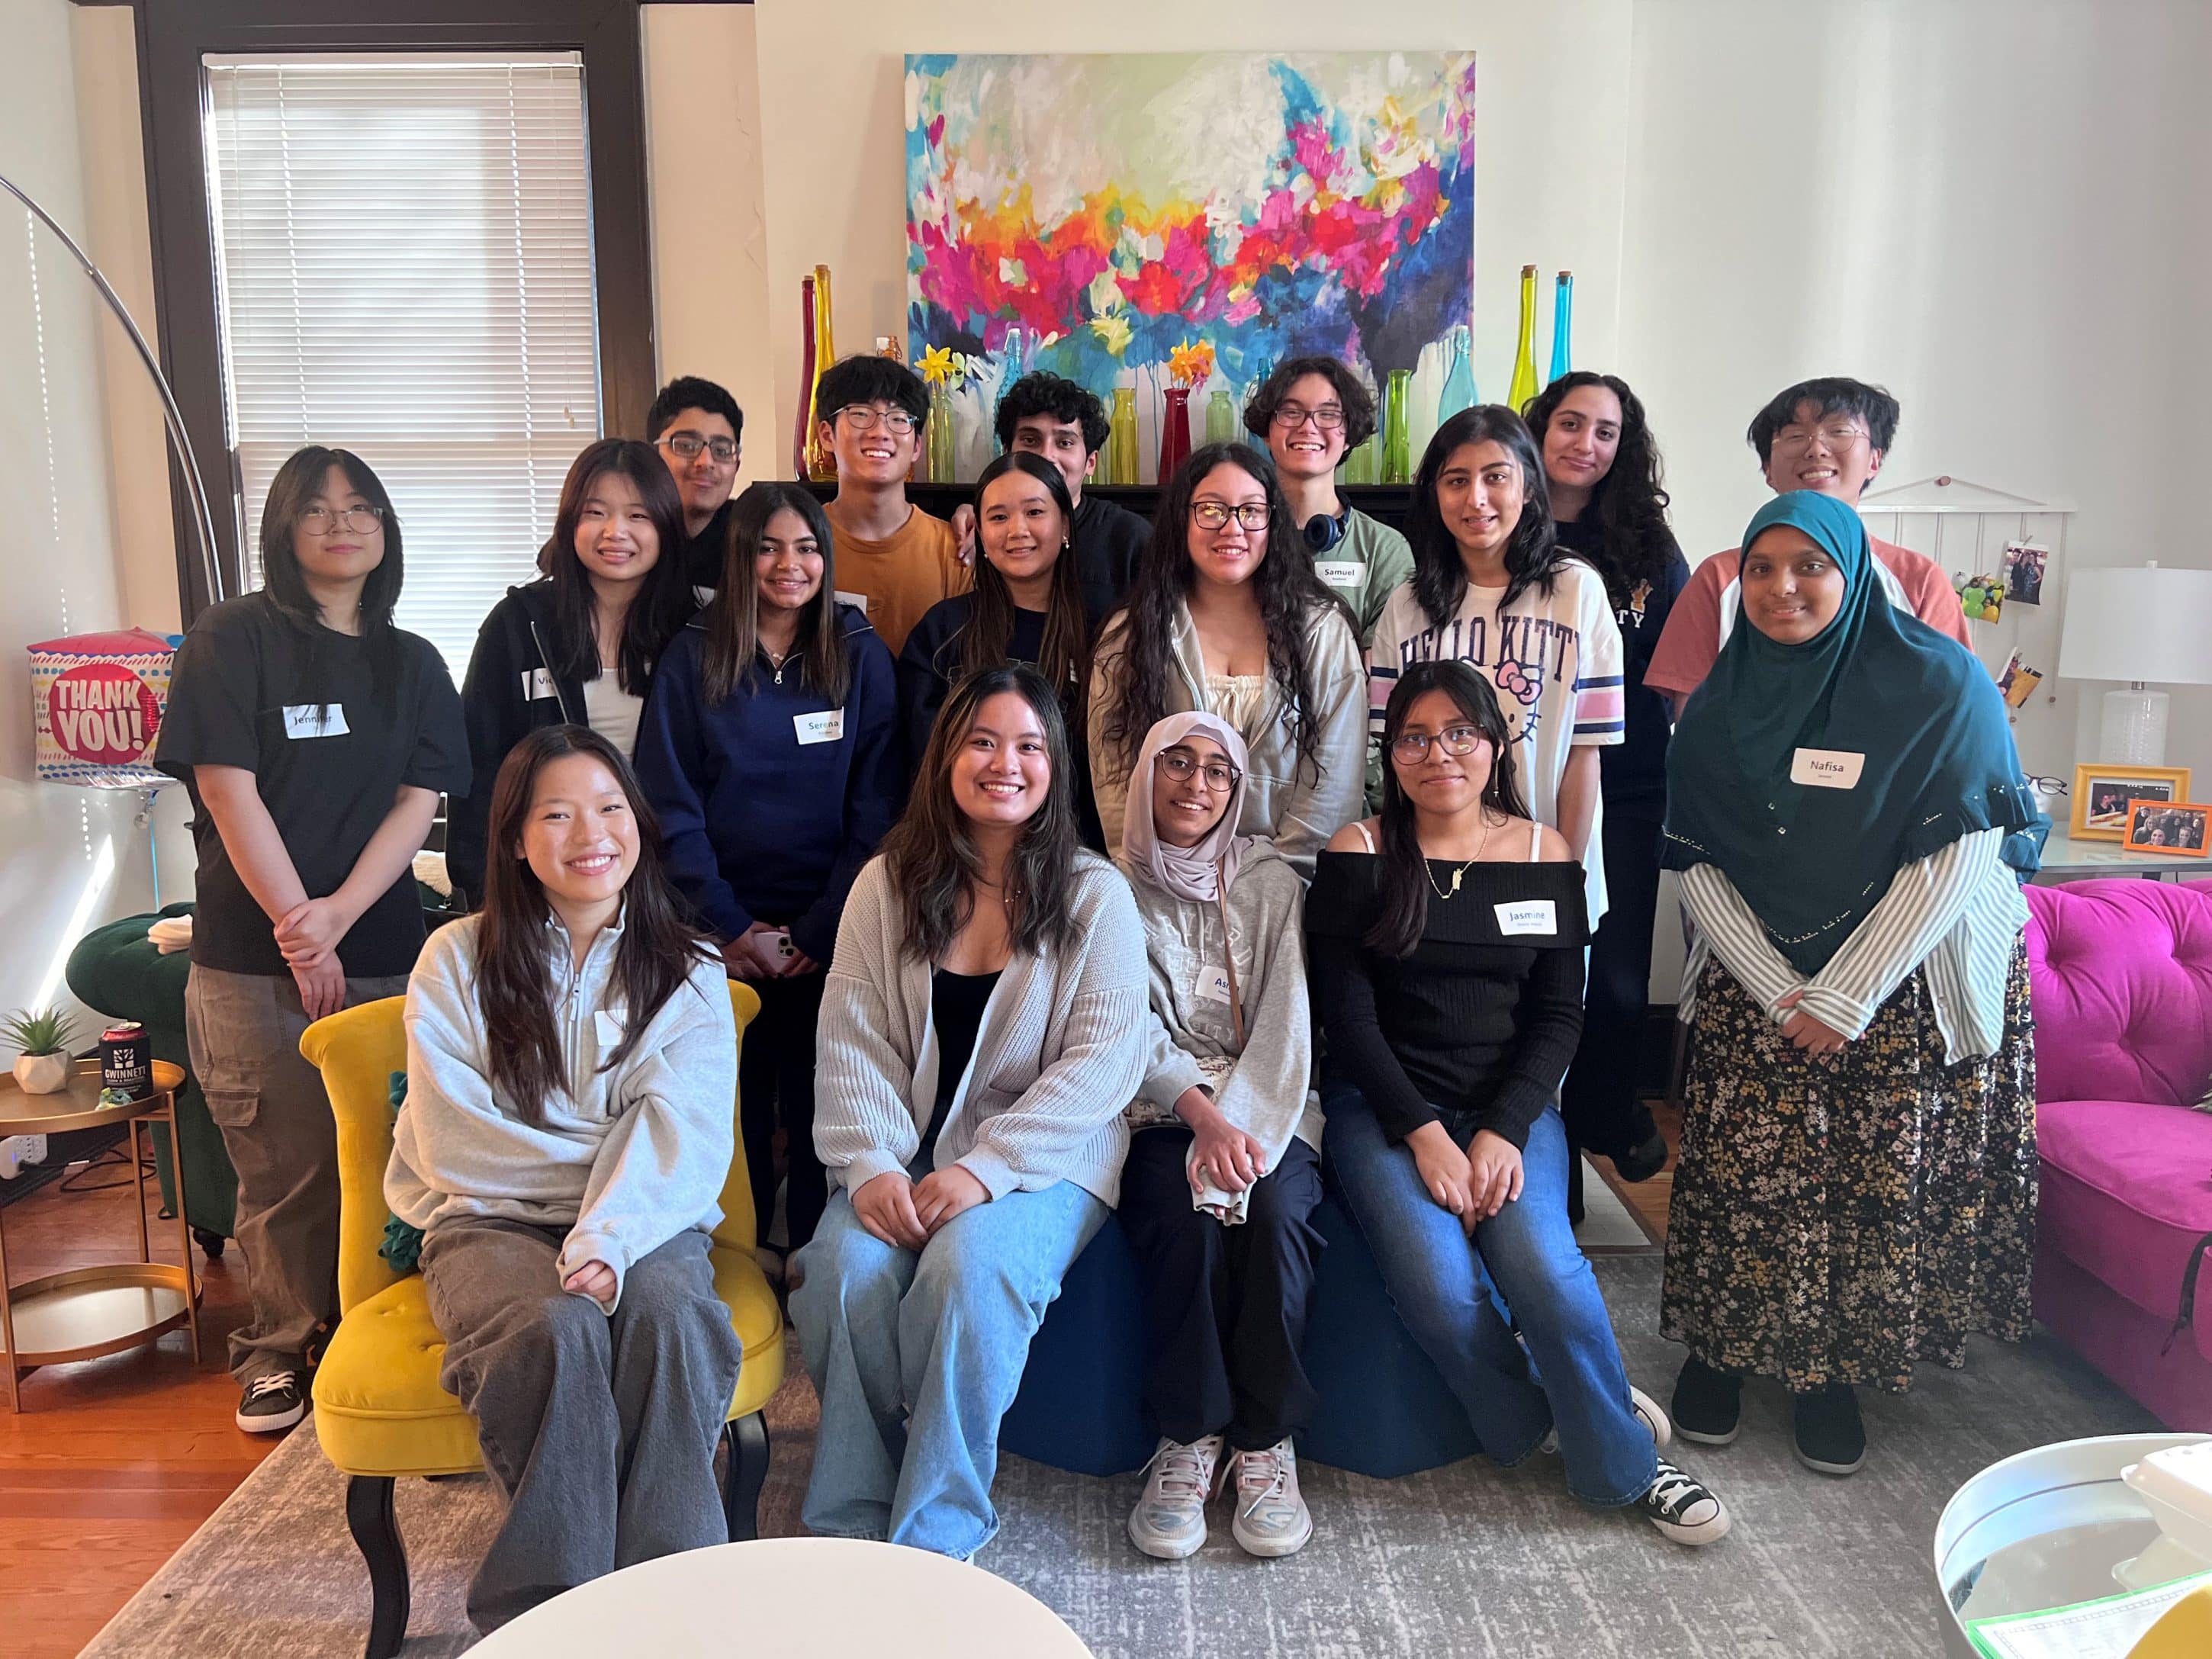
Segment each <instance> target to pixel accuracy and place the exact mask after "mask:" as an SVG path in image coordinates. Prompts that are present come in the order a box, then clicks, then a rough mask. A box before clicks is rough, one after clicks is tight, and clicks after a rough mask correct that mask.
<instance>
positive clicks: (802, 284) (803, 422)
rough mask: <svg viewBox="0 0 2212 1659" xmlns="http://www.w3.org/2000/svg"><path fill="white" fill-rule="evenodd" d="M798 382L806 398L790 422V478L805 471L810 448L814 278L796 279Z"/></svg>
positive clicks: (802, 474) (812, 393)
mask: <svg viewBox="0 0 2212 1659" xmlns="http://www.w3.org/2000/svg"><path fill="white" fill-rule="evenodd" d="M799 385H801V386H805V388H806V389H807V395H806V396H805V397H804V398H800V399H799V415H798V418H797V419H795V420H793V422H792V423H791V476H792V477H794V478H803V477H805V476H806V472H807V464H806V463H807V452H808V451H809V450H810V449H811V448H812V447H813V445H814V278H813V277H811V276H802V277H800V278H799Z"/></svg>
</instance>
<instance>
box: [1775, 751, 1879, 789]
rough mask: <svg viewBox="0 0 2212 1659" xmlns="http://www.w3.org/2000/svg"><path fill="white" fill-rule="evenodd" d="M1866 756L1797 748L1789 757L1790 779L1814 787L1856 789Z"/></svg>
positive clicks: (1846, 752) (1845, 752)
mask: <svg viewBox="0 0 2212 1659" xmlns="http://www.w3.org/2000/svg"><path fill="white" fill-rule="evenodd" d="M1865 769H1866V757H1865V756H1864V755H1854V754H1852V753H1851V752H1850V750H1844V749H1800V750H1797V752H1796V754H1794V755H1792V756H1791V757H1790V782H1792V783H1802V784H1805V785H1808V786H1809V787H1812V788H1814V789H1856V788H1857V787H1859V774H1860V773H1861V772H1863V771H1864V770H1865Z"/></svg>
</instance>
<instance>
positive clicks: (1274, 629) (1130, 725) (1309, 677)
mask: <svg viewBox="0 0 2212 1659" xmlns="http://www.w3.org/2000/svg"><path fill="white" fill-rule="evenodd" d="M1217 466H1233V467H1235V468H1237V470H1238V471H1242V472H1243V473H1245V474H1247V475H1248V476H1249V477H1250V478H1251V479H1252V481H1253V482H1254V483H1256V484H1258V485H1259V486H1260V487H1261V489H1264V490H1266V491H1267V552H1266V554H1265V555H1264V556H1262V557H1261V561H1260V564H1259V568H1257V569H1256V570H1255V571H1254V572H1253V573H1252V579H1251V587H1252V597H1253V598H1254V599H1256V600H1258V601H1259V605H1260V620H1261V624H1262V625H1263V626H1264V627H1265V628H1266V629H1267V672H1268V674H1269V676H1270V678H1273V681H1274V682H1275V687H1276V690H1278V691H1279V692H1280V693H1281V695H1282V699H1283V705H1284V715H1283V718H1284V719H1285V721H1287V722H1288V723H1289V725H1290V727H1291V735H1292V738H1293V741H1294V744H1295V750H1296V754H1297V761H1298V762H1299V763H1301V764H1304V765H1310V766H1312V767H1313V768H1314V769H1315V770H1316V773H1318V771H1319V769H1320V764H1321V763H1320V762H1319V760H1318V759H1317V758H1316V756H1315V752H1314V751H1315V750H1316V748H1317V747H1318V746H1319V744H1320V742H1321V728H1320V727H1319V726H1317V725H1316V723H1315V721H1314V718H1313V714H1312V713H1311V712H1310V711H1311V710H1312V708H1313V706H1314V685H1313V672H1312V670H1311V668H1310V666H1309V665H1308V662H1307V657H1306V639H1307V636H1308V635H1310V633H1311V632H1312V631H1313V626H1314V622H1315V616H1314V613H1315V612H1316V611H1336V612H1337V613H1338V614H1340V615H1341V616H1343V617H1346V618H1347V619H1349V618H1350V617H1351V612H1349V611H1346V610H1345V608H1344V604H1343V601H1341V600H1340V599H1338V598H1337V597H1336V595H1335V594H1334V593H1332V592H1329V590H1328V588H1327V587H1326V586H1323V585H1322V580H1321V578H1320V576H1318V575H1317V574H1315V571H1314V562H1313V555H1312V554H1311V553H1310V552H1309V551H1307V550H1306V546H1305V543H1304V538H1302V537H1301V536H1300V534H1299V533H1298V526H1297V523H1296V522H1295V521H1294V520H1293V519H1292V517H1291V507H1290V503H1289V502H1288V501H1286V500H1285V499H1284V495H1283V486H1282V483H1281V481H1280V480H1279V478H1278V477H1277V476H1276V472H1275V462H1274V458H1273V456H1271V455H1269V454H1268V453H1267V451H1265V450H1264V449H1255V448H1254V447H1252V446H1251V445H1249V444H1240V443H1222V444H1206V445H1204V446H1203V447H1200V448H1198V449H1194V450H1193V451H1192V452H1191V453H1190V459H1188V460H1186V461H1185V462H1184V463H1183V464H1182V466H1180V467H1179V468H1177V469H1176V475H1175V477H1174V478H1173V479H1172V480H1171V481H1170V483H1169V484H1168V486H1167V488H1166V489H1164V490H1162V491H1161V492H1160V506H1159V513H1158V517H1157V518H1155V519H1154V520H1153V521H1152V541H1151V542H1150V543H1149V544H1147V545H1146V549H1145V553H1144V556H1143V558H1141V559H1140V560H1139V562H1138V564H1137V575H1136V580H1134V581H1133V582H1131V583H1130V584H1129V596H1128V601H1127V604H1126V605H1123V606H1122V608H1121V610H1120V611H1117V612H1115V622H1117V623H1119V625H1120V638H1119V641H1118V644H1119V649H1120V660H1119V662H1118V663H1117V664H1116V665H1115V673H1114V676H1113V679H1112V681H1111V683H1110V684H1109V685H1108V686H1107V687H1106V689H1105V690H1106V718H1105V721H1104V724H1103V727H1102V728H1101V735H1102V736H1103V738H1104V739H1105V744H1106V747H1107V749H1108V750H1109V751H1110V752H1111V753H1112V754H1113V755H1115V757H1118V759H1119V761H1120V763H1121V766H1122V767H1123V768H1124V769H1129V768H1133V767H1134V766H1135V765H1136V763H1137V751H1138V750H1139V749H1140V748H1142V747H1143V746H1144V741H1145V733H1146V732H1149V731H1151V730H1152V727H1153V726H1157V725H1158V724H1159V722H1160V720H1161V719H1162V717H1164V715H1165V714H1167V713H1168V712H1169V710H1168V707H1167V687H1168V686H1169V684H1170V683H1171V682H1172V680H1173V678H1174V675H1175V628H1176V606H1177V605H1180V604H1181V603H1182V600H1183V599H1184V597H1185V596H1186V595H1187V594H1188V593H1189V592H1190V590H1191V586H1192V585H1193V582H1194V579H1195V571H1194V567H1193V566H1192V564H1191V561H1190V546H1189V536H1190V504H1191V501H1192V499H1193V497H1194V496H1195V495H1197V494H1198V486H1199V483H1200V480H1201V479H1203V478H1204V477H1206V474H1207V473H1209V472H1211V471H1213V469H1214V468H1216V467H1217ZM1354 631H1355V632H1357V624H1354Z"/></svg>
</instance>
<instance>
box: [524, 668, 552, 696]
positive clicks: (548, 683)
mask: <svg viewBox="0 0 2212 1659" xmlns="http://www.w3.org/2000/svg"><path fill="white" fill-rule="evenodd" d="M560 695H561V694H560V692H559V691H558V690H556V689H555V688H554V684H553V675H552V673H551V671H550V670H547V669H544V668H532V669H531V670H529V671H527V672H526V673H525V674H524V675H523V677H522V700H523V702H538V700H539V699H540V698H541V697H557V696H560Z"/></svg>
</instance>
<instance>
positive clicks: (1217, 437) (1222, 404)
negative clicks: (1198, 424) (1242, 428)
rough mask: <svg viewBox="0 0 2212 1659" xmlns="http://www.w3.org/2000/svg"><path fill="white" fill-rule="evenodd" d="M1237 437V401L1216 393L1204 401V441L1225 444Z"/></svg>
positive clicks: (1224, 394)
mask: <svg viewBox="0 0 2212 1659" xmlns="http://www.w3.org/2000/svg"><path fill="white" fill-rule="evenodd" d="M1236 436H1237V400H1236V399H1235V398H1232V397H1231V396H1230V395H1229V393H1228V392H1226V391H1225V390H1224V391H1217V392H1215V393H1214V394H1213V395H1212V397H1211V398H1207V399H1206V442H1208V443H1210V444H1225V443H1228V442H1230V441H1232V440H1233V439H1234V438H1235V437H1236Z"/></svg>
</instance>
